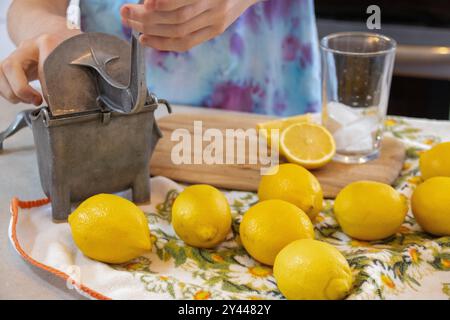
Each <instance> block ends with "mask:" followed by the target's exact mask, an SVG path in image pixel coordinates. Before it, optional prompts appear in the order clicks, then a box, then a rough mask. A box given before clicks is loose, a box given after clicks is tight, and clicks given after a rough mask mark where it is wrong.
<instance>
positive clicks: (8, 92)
mask: <svg viewBox="0 0 450 320" xmlns="http://www.w3.org/2000/svg"><path fill="white" fill-rule="evenodd" d="M0 96H2V97H3V98H5V99H6V100H8V101H9V102H11V103H14V104H15V103H19V102H20V99H19V98H17V96H16V95H15V94H14V92H13V91H12V89H11V86H10V85H9V82H8V80H7V79H6V77H5V75H4V74H3V70H2V68H1V65H0Z"/></svg>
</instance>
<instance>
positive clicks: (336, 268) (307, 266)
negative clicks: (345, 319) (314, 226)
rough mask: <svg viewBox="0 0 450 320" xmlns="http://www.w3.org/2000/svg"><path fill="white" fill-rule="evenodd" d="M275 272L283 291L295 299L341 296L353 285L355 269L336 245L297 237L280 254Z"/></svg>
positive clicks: (330, 298) (345, 294) (289, 297)
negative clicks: (352, 268) (353, 271)
mask: <svg viewBox="0 0 450 320" xmlns="http://www.w3.org/2000/svg"><path fill="white" fill-rule="evenodd" d="M273 274H274V276H275V279H276V281H277V285H278V288H279V289H280V291H281V293H282V294H283V295H284V296H285V297H286V298H287V299H291V300H337V299H342V298H345V296H347V294H348V293H349V292H350V289H351V287H352V282H353V279H352V273H351V269H350V266H349V265H348V262H347V260H346V259H345V258H344V256H343V255H342V254H341V253H340V252H339V251H338V250H337V249H336V248H335V247H333V246H332V245H330V244H328V243H325V242H321V241H317V240H311V239H303V240H297V241H294V242H292V243H290V244H289V245H287V246H286V247H285V248H284V249H283V250H281V252H280V253H279V254H278V255H277V258H276V259H275V265H274V267H273Z"/></svg>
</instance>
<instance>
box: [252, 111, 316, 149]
mask: <svg viewBox="0 0 450 320" xmlns="http://www.w3.org/2000/svg"><path fill="white" fill-rule="evenodd" d="M311 121H312V116H311V114H310V113H307V114H302V115H299V116H293V117H289V118H282V119H276V120H271V121H266V122H262V123H258V124H257V125H256V128H257V129H258V132H259V130H261V129H266V130H267V132H266V133H267V144H268V145H270V144H271V139H272V136H271V133H272V130H273V129H278V130H279V135H281V132H282V131H283V129H285V128H287V127H288V126H290V125H291V124H294V123H301V122H311ZM261 132H263V133H264V131H261Z"/></svg>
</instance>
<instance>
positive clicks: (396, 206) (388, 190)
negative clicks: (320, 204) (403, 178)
mask: <svg viewBox="0 0 450 320" xmlns="http://www.w3.org/2000/svg"><path fill="white" fill-rule="evenodd" d="M407 212H408V203H407V201H406V198H405V197H404V196H402V195H401V194H400V193H399V192H397V191H396V190H395V189H394V188H392V187H391V186H389V185H387V184H384V183H379V182H374V181H358V182H353V183H350V184H349V185H348V186H346V187H345V188H344V189H342V190H341V191H340V192H339V194H338V195H337V197H336V200H335V202H334V214H335V216H336V219H337V221H338V222H339V224H340V226H341V227H342V230H343V231H344V232H345V233H346V234H347V235H349V236H351V237H353V238H356V239H360V240H379V239H383V238H386V237H389V236H391V235H393V234H394V233H395V232H396V231H397V229H398V228H399V227H400V226H401V224H402V223H403V221H404V220H405V216H406V213H407Z"/></svg>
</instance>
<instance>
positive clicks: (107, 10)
mask: <svg viewBox="0 0 450 320" xmlns="http://www.w3.org/2000/svg"><path fill="white" fill-rule="evenodd" d="M127 2H128V3H129V2H130V1H126V0H110V1H104V0H84V1H83V0H82V1H81V11H82V25H83V26H82V27H83V31H97V32H106V33H111V34H115V35H118V36H121V37H124V38H127V37H129V36H130V30H129V29H128V28H126V27H124V26H123V25H122V24H121V22H120V14H119V9H120V7H121V6H122V5H123V4H124V3H127ZM146 62H147V83H148V86H149V90H150V91H152V92H155V93H156V94H157V95H158V96H160V97H164V98H166V99H168V100H169V101H170V102H171V103H173V104H183V105H193V106H204V107H208V108H219V109H226V110H237V111H247V112H253V113H261V114H270V115H278V116H288V115H294V114H300V113H305V112H316V111H319V109H320V99H321V93H320V57H319V48H318V38H317V29H316V24H315V16H314V3H313V0H266V1H261V2H258V3H256V4H255V5H253V6H252V7H250V8H249V9H248V10H247V11H245V12H244V13H243V14H242V15H241V16H240V17H239V18H238V20H237V21H236V22H234V23H233V24H232V25H231V26H230V27H229V28H228V29H227V30H226V31H225V32H224V33H223V34H221V35H220V36H218V37H216V38H214V39H212V40H210V41H207V42H205V43H203V44H201V45H199V46H197V47H195V48H193V49H191V50H189V51H188V52H184V53H176V52H162V51H158V50H155V49H150V48H148V49H147V51H146Z"/></svg>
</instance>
